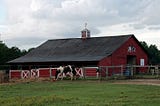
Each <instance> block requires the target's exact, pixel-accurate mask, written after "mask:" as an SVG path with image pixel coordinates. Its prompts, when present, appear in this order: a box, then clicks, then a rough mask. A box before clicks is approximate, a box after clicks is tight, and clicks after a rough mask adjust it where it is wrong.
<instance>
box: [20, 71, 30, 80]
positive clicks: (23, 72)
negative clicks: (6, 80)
mask: <svg viewBox="0 0 160 106" xmlns="http://www.w3.org/2000/svg"><path fill="white" fill-rule="evenodd" d="M21 78H22V79H25V78H30V71H29V70H22V72H21Z"/></svg>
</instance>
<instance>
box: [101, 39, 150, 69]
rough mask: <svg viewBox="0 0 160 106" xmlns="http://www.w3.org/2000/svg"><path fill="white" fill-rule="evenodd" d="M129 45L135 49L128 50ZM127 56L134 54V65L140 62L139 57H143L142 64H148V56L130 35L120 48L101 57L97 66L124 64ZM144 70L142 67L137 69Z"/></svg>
mask: <svg viewBox="0 0 160 106" xmlns="http://www.w3.org/2000/svg"><path fill="white" fill-rule="evenodd" d="M129 47H134V48H135V50H132V51H129ZM127 56H136V65H141V64H140V59H144V65H148V56H147V54H146V53H145V51H144V50H143V49H142V48H141V46H139V44H138V43H137V41H136V40H135V39H134V38H133V37H131V38H130V39H128V41H127V42H125V43H124V44H123V45H122V46H121V47H120V48H118V49H117V50H116V51H115V52H114V53H113V54H112V55H111V56H109V57H106V58H104V59H102V60H101V61H100V62H99V66H116V65H126V64H127ZM139 70H141V71H143V72H144V71H145V69H144V68H141V69H139Z"/></svg>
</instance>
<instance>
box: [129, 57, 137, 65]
mask: <svg viewBox="0 0 160 106" xmlns="http://www.w3.org/2000/svg"><path fill="white" fill-rule="evenodd" d="M127 64H128V65H136V56H132V55H128V56H127Z"/></svg>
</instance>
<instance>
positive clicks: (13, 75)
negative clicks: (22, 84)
mask: <svg viewBox="0 0 160 106" xmlns="http://www.w3.org/2000/svg"><path fill="white" fill-rule="evenodd" d="M10 78H11V79H12V78H21V71H19V70H10Z"/></svg>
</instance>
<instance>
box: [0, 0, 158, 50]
mask: <svg viewBox="0 0 160 106" xmlns="http://www.w3.org/2000/svg"><path fill="white" fill-rule="evenodd" d="M159 5H160V0H0V33H1V39H2V40H3V41H4V43H6V44H7V46H9V47H12V46H17V47H19V48H20V49H28V48H32V47H37V46H39V45H40V44H42V43H43V42H45V41H46V40H48V39H59V38H73V37H74V38H76V37H80V31H81V30H82V29H83V28H84V23H86V22H87V24H88V25H87V28H88V29H89V30H91V36H114V35H122V34H134V35H135V36H136V37H137V39H138V40H140V41H145V42H147V43H148V44H156V45H157V46H158V48H159V49H160V6H159Z"/></svg>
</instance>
